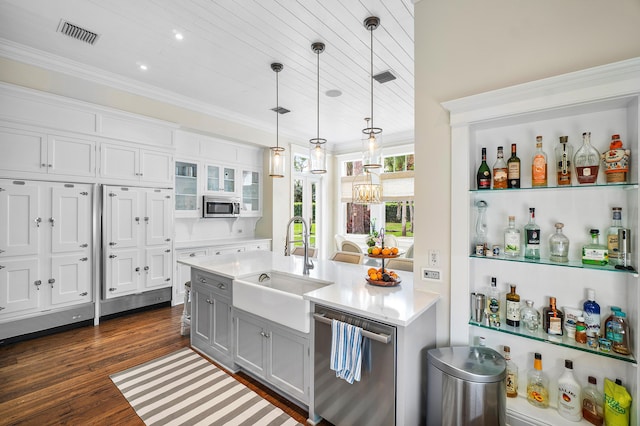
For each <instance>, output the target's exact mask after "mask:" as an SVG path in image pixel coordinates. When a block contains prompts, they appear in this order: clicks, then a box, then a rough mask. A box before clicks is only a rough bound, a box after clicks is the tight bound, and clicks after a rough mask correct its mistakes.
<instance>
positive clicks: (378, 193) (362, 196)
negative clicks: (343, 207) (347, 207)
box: [351, 171, 382, 204]
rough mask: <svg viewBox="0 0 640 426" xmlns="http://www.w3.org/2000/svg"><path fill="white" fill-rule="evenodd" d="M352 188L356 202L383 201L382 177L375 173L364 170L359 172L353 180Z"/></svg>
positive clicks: (374, 202) (375, 202)
mask: <svg viewBox="0 0 640 426" xmlns="http://www.w3.org/2000/svg"><path fill="white" fill-rule="evenodd" d="M374 177H375V178H376V179H375V181H374ZM351 190H352V202H353V203H354V204H380V203H382V184H381V183H380V177H379V176H378V175H376V174H375V173H371V172H369V171H364V173H362V174H358V175H357V176H356V178H355V180H354V181H353V185H352V187H351Z"/></svg>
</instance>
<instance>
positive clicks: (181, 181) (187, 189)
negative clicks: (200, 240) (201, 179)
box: [175, 161, 199, 216]
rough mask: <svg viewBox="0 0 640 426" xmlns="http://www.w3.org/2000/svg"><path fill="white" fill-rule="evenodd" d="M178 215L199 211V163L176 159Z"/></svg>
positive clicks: (176, 208) (192, 213) (193, 213)
mask: <svg viewBox="0 0 640 426" xmlns="http://www.w3.org/2000/svg"><path fill="white" fill-rule="evenodd" d="M175 185H176V186H175V191H176V205H175V210H176V215H177V216H181V215H184V216H191V215H197V213H198V204H199V203H198V163H196V162H189V161H176V183H175Z"/></svg>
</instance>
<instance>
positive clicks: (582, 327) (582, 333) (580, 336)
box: [574, 317, 587, 343]
mask: <svg viewBox="0 0 640 426" xmlns="http://www.w3.org/2000/svg"><path fill="white" fill-rule="evenodd" d="M574 337H575V339H576V343H587V324H586V323H585V322H584V317H578V321H577V322H576V333H575V336H574Z"/></svg>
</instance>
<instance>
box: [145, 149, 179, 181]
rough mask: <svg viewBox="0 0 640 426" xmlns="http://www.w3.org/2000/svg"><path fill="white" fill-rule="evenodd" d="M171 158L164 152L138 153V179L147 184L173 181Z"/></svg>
mask: <svg viewBox="0 0 640 426" xmlns="http://www.w3.org/2000/svg"><path fill="white" fill-rule="evenodd" d="M173 166H174V163H173V156H172V155H170V154H167V153H164V152H157V151H146V150H141V151H140V179H141V180H144V181H147V182H169V183H170V182H172V181H173Z"/></svg>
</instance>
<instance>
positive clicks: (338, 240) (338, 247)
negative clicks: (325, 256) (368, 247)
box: [333, 234, 345, 251]
mask: <svg viewBox="0 0 640 426" xmlns="http://www.w3.org/2000/svg"><path fill="white" fill-rule="evenodd" d="M333 239H334V240H335V242H336V251H340V250H342V242H343V241H344V240H345V238H344V235H340V234H336V235H334V236H333Z"/></svg>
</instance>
